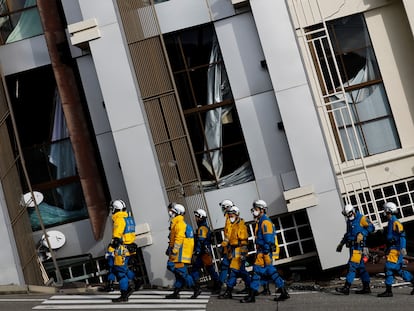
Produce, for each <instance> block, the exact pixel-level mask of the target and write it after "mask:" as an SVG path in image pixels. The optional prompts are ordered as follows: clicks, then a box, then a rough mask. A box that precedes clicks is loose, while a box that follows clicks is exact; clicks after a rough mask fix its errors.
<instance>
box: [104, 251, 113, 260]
mask: <svg viewBox="0 0 414 311" xmlns="http://www.w3.org/2000/svg"><path fill="white" fill-rule="evenodd" d="M108 257H114V253H113V252H106V253H105V259H108Z"/></svg>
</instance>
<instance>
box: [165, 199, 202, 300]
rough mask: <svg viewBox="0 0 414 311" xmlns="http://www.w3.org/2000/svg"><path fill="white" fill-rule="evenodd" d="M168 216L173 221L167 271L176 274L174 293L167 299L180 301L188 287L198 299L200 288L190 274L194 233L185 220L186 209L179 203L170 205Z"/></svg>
mask: <svg viewBox="0 0 414 311" xmlns="http://www.w3.org/2000/svg"><path fill="white" fill-rule="evenodd" d="M168 214H169V216H170V219H171V224H170V234H169V243H168V249H167V251H166V254H167V255H168V262H167V269H168V270H169V271H171V272H172V273H174V276H175V283H174V292H173V293H171V294H169V295H167V296H165V298H167V299H179V298H180V296H179V292H180V291H181V289H182V288H183V287H184V285H186V286H187V287H188V288H193V290H194V293H193V295H192V296H191V298H197V297H198V296H199V295H200V294H201V290H200V287H199V286H196V285H195V283H194V280H193V278H192V276H191V275H190V274H189V273H188V265H189V264H190V263H191V257H192V255H193V251H194V232H193V229H192V227H191V226H190V225H188V224H187V223H186V222H185V220H184V214H185V208H184V206H183V205H181V204H178V203H170V204H169V206H168Z"/></svg>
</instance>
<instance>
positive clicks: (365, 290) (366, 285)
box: [355, 282, 371, 295]
mask: <svg viewBox="0 0 414 311" xmlns="http://www.w3.org/2000/svg"><path fill="white" fill-rule="evenodd" d="M370 293H371V288H370V287H369V283H368V282H363V283H362V289H360V290H357V291H355V294H360V295H361V294H370Z"/></svg>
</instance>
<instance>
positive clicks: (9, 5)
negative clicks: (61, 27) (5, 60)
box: [0, 0, 43, 44]
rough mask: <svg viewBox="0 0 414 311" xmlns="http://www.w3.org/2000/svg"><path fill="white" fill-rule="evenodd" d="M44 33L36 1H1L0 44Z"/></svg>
mask: <svg viewBox="0 0 414 311" xmlns="http://www.w3.org/2000/svg"><path fill="white" fill-rule="evenodd" d="M42 33H43V28H42V24H41V21H40V16H39V12H38V10H37V6H36V0H13V1H6V0H0V44H6V43H11V42H16V41H19V40H23V39H26V38H30V37H34V36H37V35H40V34H42Z"/></svg>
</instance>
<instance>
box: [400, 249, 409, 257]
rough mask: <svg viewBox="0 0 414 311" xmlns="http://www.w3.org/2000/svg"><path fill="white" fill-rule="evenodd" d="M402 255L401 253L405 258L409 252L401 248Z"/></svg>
mask: <svg viewBox="0 0 414 311" xmlns="http://www.w3.org/2000/svg"><path fill="white" fill-rule="evenodd" d="M400 253H401V254H402V255H403V256H407V250H406V249H405V248H401V250H400Z"/></svg>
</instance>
